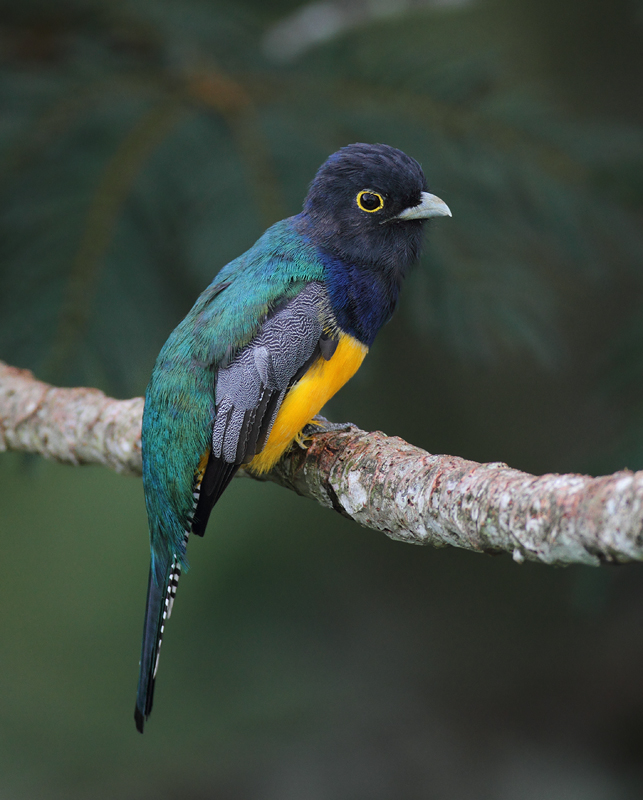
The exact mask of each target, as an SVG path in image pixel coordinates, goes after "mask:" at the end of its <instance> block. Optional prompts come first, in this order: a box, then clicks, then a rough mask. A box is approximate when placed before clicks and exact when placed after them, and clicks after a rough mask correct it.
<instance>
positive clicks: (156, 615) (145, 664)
mask: <svg viewBox="0 0 643 800" xmlns="http://www.w3.org/2000/svg"><path fill="white" fill-rule="evenodd" d="M180 577H181V567H180V565H179V563H178V561H176V560H174V561H172V563H171V564H170V566H169V567H168V569H167V570H166V572H165V578H164V580H163V583H162V584H161V585H157V583H156V580H155V579H154V575H153V574H152V566H150V577H149V579H148V583H147V604H146V606H145V624H144V627H143V648H142V651H141V667H140V673H139V677H138V691H137V693H136V708H135V709H134V720H135V721H136V728H137V730H138V731H139V733H143V727H144V725H145V721H146V720H147V718H148V717H149V715H150V712H151V711H152V701H153V700H154V683H155V680H156V670H157V669H158V665H159V655H160V652H161V642H162V641H163V631H164V630H165V623H166V621H167V620H168V619H169V618H170V614H171V613H172V605H173V603H174V598H175V596H176V587H177V586H178V583H179V578H180Z"/></svg>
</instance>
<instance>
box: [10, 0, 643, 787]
mask: <svg viewBox="0 0 643 800" xmlns="http://www.w3.org/2000/svg"><path fill="white" fill-rule="evenodd" d="M336 6H337V7H338V8H339V7H341V8H342V9H344V10H345V9H349V11H350V9H351V8H353V10H354V14H353V16H352V17H351V19H352V22H351V24H350V25H347V26H346V28H345V30H339V29H338V30H336V31H335V33H334V35H328V36H327V38H326V40H325V41H323V42H315V41H313V39H314V38H315V37H314V36H313V35H312V34H311V37H312V38H311V40H310V42H308V44H306V46H303V45H302V46H300V48H299V49H300V51H301V52H300V53H299V54H298V55H296V56H292V57H290V58H288V57H286V56H287V55H288V52H291V51H288V48H287V47H286V45H285V44H284V42H285V39H284V38H283V37H284V36H286V34H287V32H288V30H292V25H293V24H294V22H297V20H299V21H301V13H302V6H301V4H300V3H299V2H295V1H294V0H271V1H270V2H259V0H244V1H243V2H234V3H232V2H214V0H118V1H111V2H108V0H76V1H75V2H71V1H70V0H59V1H58V2H56V3H51V2H47V0H23V2H20V3H18V2H17V0H4V2H0V102H1V104H2V115H1V116H0V257H1V260H0V264H1V266H0V358H2V359H4V360H6V361H8V362H11V363H14V364H17V365H18V366H25V367H30V368H32V369H34V370H35V371H36V373H37V375H38V377H41V378H45V379H48V380H51V381H53V382H55V383H66V384H69V385H75V384H86V385H95V386H99V387H101V388H103V389H104V390H106V391H108V392H110V393H113V394H118V395H121V396H129V395H132V394H140V393H142V392H143V391H144V388H145V384H146V381H147V378H148V376H149V373H150V370H151V367H152V364H153V361H154V358H155V356H156V353H157V352H158V350H159V348H160V346H161V345H162V343H163V341H164V340H165V338H166V336H167V335H168V333H169V331H170V330H171V329H172V327H173V326H174V325H175V324H176V323H177V322H178V321H179V319H180V318H181V317H182V316H183V315H184V314H185V312H186V311H187V310H188V308H189V307H190V305H191V304H192V302H193V301H194V299H195V298H196V296H197V294H198V293H199V292H200V291H201V289H202V288H203V287H204V286H205V285H206V284H207V283H208V282H209V281H210V280H211V279H212V277H213V275H214V274H215V273H216V271H217V270H218V269H219V268H220V267H221V266H223V265H224V264H225V263H226V262H227V261H229V260H230V259H231V258H233V257H235V256H236V255H238V254H239V253H240V252H242V251H243V250H244V249H246V248H247V247H248V246H250V245H251V244H252V243H253V241H254V240H255V239H256V237H257V236H258V235H259V234H260V233H261V232H262V230H263V229H264V228H265V227H266V226H267V225H268V224H270V223H271V222H273V221H274V220H276V219H279V218H281V217H282V216H284V215H286V214H293V213H297V211H298V210H299V209H300V207H301V202H302V200H303V197H304V194H305V191H306V186H307V184H308V182H309V181H310V179H311V178H312V176H313V175H314V172H315V170H316V169H317V167H318V166H319V164H321V162H322V161H323V160H324V159H325V158H326V157H327V155H328V154H329V153H330V152H332V151H333V150H335V149H337V148H338V147H340V146H342V145H344V144H347V143H349V142H352V141H384V142H387V143H389V144H392V145H395V146H397V147H400V148H402V149H403V150H405V151H407V152H408V153H409V154H411V155H413V156H414V157H416V158H417V159H418V160H420V161H421V163H422V164H423V166H424V169H425V172H426V174H427V176H428V179H429V184H430V188H431V189H432V191H434V192H436V193H437V194H439V195H440V196H442V197H443V198H444V199H445V201H447V202H448V204H449V206H450V207H451V208H452V210H453V213H454V216H453V219H452V220H448V221H442V223H441V224H435V225H434V226H432V227H431V229H430V230H429V232H428V236H427V242H426V246H425V255H424V258H423V261H422V263H421V265H420V266H419V268H418V269H417V270H416V271H415V272H414V274H413V275H412V276H411V277H410V278H409V281H408V284H409V285H408V286H407V287H406V290H405V292H404V294H403V300H402V305H401V308H400V310H399V312H398V314H397V315H396V317H395V318H394V320H393V322H392V323H391V324H390V325H389V326H388V327H387V329H386V330H385V331H383V332H382V334H381V335H380V337H379V339H378V341H377V343H376V345H375V347H374V348H373V352H372V353H371V354H370V356H369V358H368V359H367V361H366V363H365V365H364V367H363V368H362V370H360V373H359V374H358V375H357V376H356V378H355V379H354V380H353V381H352V382H351V384H350V385H349V386H348V387H346V389H345V390H344V391H343V392H342V393H340V395H339V396H338V397H337V398H336V399H335V400H334V401H333V404H332V407H331V409H330V413H331V415H332V417H333V418H335V419H351V420H353V421H355V422H356V423H358V424H359V425H361V426H362V427H365V428H367V429H374V428H382V429H384V430H386V431H387V432H388V433H391V434H398V435H401V436H403V437H404V438H406V439H408V440H410V441H412V442H414V443H415V444H418V445H420V446H424V447H426V448H428V449H429V450H431V451H433V452H451V453H455V454H458V455H463V456H467V457H472V458H476V459H479V460H503V461H507V462H509V463H510V464H511V465H512V466H516V467H520V468H524V469H528V470H531V471H536V472H540V471H554V470H560V471H563V470H564V471H567V470H593V471H603V470H605V471H607V470H612V469H616V468H620V467H622V466H630V467H632V468H635V467H640V466H641V465H643V425H642V424H641V419H642V418H643V415H642V414H641V411H642V410H643V409H642V406H643V396H642V393H641V372H643V314H642V313H641V310H642V309H641V307H642V306H643V277H642V273H641V264H642V263H643V230H642V228H641V213H642V210H643V208H642V201H643V107H642V106H641V103H640V86H641V84H642V82H643V60H642V59H641V58H640V53H641V52H643V48H642V44H643V42H642V39H643V17H641V12H640V4H639V5H637V4H636V3H631V2H629V0H617V1H616V2H608V0H569V1H568V2H566V3H560V2H554V0H541V1H540V2H536V0H487V2H484V0H479V2H468V3H467V2H460V3H452V4H449V3H442V4H438V3H435V4H431V3H430V2H424V3H422V2H419V1H418V2H411V3H407V4H402V3H395V2H393V0H391V2H390V3H386V2H366V0H363V1H362V2H360V1H359V0H354V1H353V2H352V3H351V2H345V3H338V4H336ZM434 6H435V7H434ZM316 8H317V11H319V9H320V8H321V11H322V12H323V13H326V14H328V13H330V12H332V10H333V8H334V6H333V3H326V4H325V5H324V4H318V6H317V7H316ZM324 9H325V10H324ZM314 10H315V8H313V11H314ZM308 11H310V9H308ZM384 12H386V13H384ZM346 13H348V12H346ZM351 13H352V12H351ZM293 21H294V22H293ZM289 25H290V28H289V27H288V26H289ZM316 33H317V32H316V31H315V30H314V29H313V34H315V35H316ZM280 36H281V39H280ZM318 38H319V37H318ZM275 42H276V44H275ZM280 42H281V45H280V44H279V43H280ZM298 44H299V45H301V42H299V43H298ZM280 46H281V47H283V53H281V56H283V57H281V56H280V51H279V47H280ZM275 48H276V49H275ZM21 465H22V466H21ZM0 501H1V504H2V511H1V515H0V528H1V530H2V533H3V535H4V538H5V542H6V544H5V553H6V559H5V560H6V561H7V564H8V565H10V568H9V569H8V570H6V571H5V573H6V574H5V577H4V579H3V581H2V583H1V584H0V606H1V607H2V608H3V609H4V612H5V613H4V614H3V615H2V618H3V622H2V626H1V633H2V642H3V645H2V647H1V650H2V658H1V659H0V674H1V675H2V681H1V683H2V685H3V686H4V687H5V688H4V689H3V691H2V692H0V720H1V721H0V741H2V747H1V748H0V797H5V796H6V797H12V798H14V797H15V798H21V797H25V798H27V797H28V798H33V797H38V796H43V797H47V798H49V797H52V798H53V797H59V796H60V797H65V798H70V797H83V798H85V797H105V798H107V797H114V796H119V797H125V798H129V797H132V798H134V797H137V798H139V797H147V796H148V795H149V796H154V797H157V798H158V797H163V798H173V797H181V798H205V797H217V798H223V799H224V800H225V799H226V798H244V800H246V799H247V798H255V797H256V798H261V800H266V799H267V800H270V799H271V798H278V799H279V800H288V798H291V797H292V798H297V800H303V799H304V798H305V799H306V800H308V798H310V799H311V800H316V799H317V798H331V797H332V798H337V799H338V800H344V798H345V799H346V800H356V799H357V798H368V800H377V798H380V797H381V798H391V797H396V798H398V797H399V798H401V800H407V798H408V800H413V799H414V798H434V797H435V798H438V800H442V798H444V799H445V800H452V799H453V800H468V799H469V798H471V800H478V799H480V800H486V799H487V798H489V800H532V798H533V799H534V800H535V798H541V797H548V798H552V800H569V798H577V797H578V798H583V800H620V798H628V799H629V798H632V800H634V798H638V797H640V796H641V792H642V791H643V771H642V770H641V760H640V752H641V747H642V746H643V689H642V684H641V681H640V674H641V669H642V668H643V631H642V630H641V619H643V584H642V582H641V579H640V575H639V571H638V570H637V569H636V567H632V568H624V569H619V570H614V571H609V570H600V571H599V570H597V571H591V570H585V569H574V570H566V571H552V570H546V569H543V568H538V567H535V566H533V565H524V566H523V567H521V568H518V567H517V566H516V565H514V564H513V563H511V562H510V561H509V560H508V559H491V558H480V557H475V556H472V555H470V554H466V553H458V552H446V551H445V552H437V553H436V552H432V551H428V550H423V549H418V548H409V547H406V546H404V545H399V544H394V543H391V542H388V541H386V540H380V539H378V538H377V537H375V536H374V535H372V534H369V533H368V532H364V531H360V530H359V529H357V528H356V526H351V525H349V524H348V523H346V521H344V520H341V519H334V518H333V517H332V515H330V514H329V512H327V511H325V510H324V509H321V508H316V507H314V506H313V504H312V503H306V502H304V501H301V500H300V499H298V498H295V497H290V496H287V493H285V492H283V491H280V490H278V489H277V488H276V487H270V486H258V485H255V484H253V483H251V482H249V481H248V482H245V481H236V482H234V485H233V486H232V487H231V488H230V490H229V491H228V492H227V493H226V495H225V497H224V499H223V500H222V502H221V503H220V505H219V506H218V507H217V511H216V513H215V515H214V517H213V523H212V524H211V529H210V531H209V534H208V537H207V538H206V541H205V542H204V543H203V544H201V543H199V542H197V543H194V544H193V547H194V548H195V550H194V553H193V554H192V556H191V560H192V563H193V564H194V568H193V569H192V571H191V572H190V574H189V576H188V578H186V579H185V580H184V581H182V584H181V589H180V599H179V602H178V603H177V606H176V611H175V613H174V615H173V622H172V625H171V630H169V631H168V635H167V641H166V645H165V647H164V654H163V660H162V669H161V674H160V678H159V687H158V692H157V705H156V708H155V711H154V715H153V717H152V718H151V720H150V724H149V726H148V728H147V729H146V733H145V736H144V737H143V738H141V737H138V736H137V735H136V733H135V731H134V726H133V721H132V719H131V716H132V710H133V701H134V691H135V684H136V670H137V658H138V652H139V636H140V626H141V624H142V616H143V602H144V589H145V579H146V575H147V558H148V556H147V542H146V537H145V529H146V524H145V519H144V510H143V503H142V494H141V489H140V484H139V482H137V481H131V480H127V479H123V478H119V477H117V476H114V475H110V474H108V473H107V472H105V471H101V470H90V469H87V470H77V471H76V470H70V469H68V468H63V467H56V466H54V465H47V464H38V463H30V464H29V465H28V466H27V467H26V468H25V465H24V463H23V462H22V461H21V460H20V459H19V458H16V457H8V456H4V457H3V458H2V461H1V462H0Z"/></svg>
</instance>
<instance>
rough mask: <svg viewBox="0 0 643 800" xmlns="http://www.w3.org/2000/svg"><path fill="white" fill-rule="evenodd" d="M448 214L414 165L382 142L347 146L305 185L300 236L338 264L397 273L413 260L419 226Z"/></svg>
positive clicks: (323, 165) (403, 155) (415, 256)
mask: <svg viewBox="0 0 643 800" xmlns="http://www.w3.org/2000/svg"><path fill="white" fill-rule="evenodd" d="M440 216H451V212H450V210H449V208H448V206H447V205H446V203H444V202H443V201H442V200H440V198H439V197H436V196H435V195H432V194H429V192H428V191H427V182H426V178H425V177H424V173H423V172H422V167H421V166H420V165H419V164H418V162H417V161H416V160H415V159H414V158H411V157H410V156H407V155H406V153H403V152H402V151H401V150H397V149H396V148H394V147H389V146H388V145H385V144H361V143H357V144H351V145H348V146H347V147H342V149H341V150H338V151H337V152H336V153H334V154H333V155H332V156H330V157H329V158H328V159H327V160H326V161H325V162H324V163H323V164H322V166H321V167H320V168H319V170H318V172H317V175H315V178H314V180H313V182H312V183H311V185H310V189H309V191H308V195H307V197H306V200H305V202H304V210H303V212H302V214H301V215H300V219H301V225H302V228H303V230H304V232H305V233H306V234H307V235H308V236H309V237H310V238H311V239H313V241H315V243H316V244H319V245H320V246H322V247H323V248H324V249H326V250H328V251H330V252H331V253H332V254H333V255H335V256H338V257H339V258H341V259H342V260H345V261H348V262H350V263H353V264H355V265H357V266H363V267H366V268H379V269H392V270H394V271H395V272H398V273H401V274H403V273H404V272H405V271H406V269H407V267H408V266H409V265H410V264H411V263H412V262H413V261H415V260H416V259H417V257H418V255H419V251H420V246H421V241H422V225H423V223H424V222H425V221H426V220H427V219H429V218H430V217H440Z"/></svg>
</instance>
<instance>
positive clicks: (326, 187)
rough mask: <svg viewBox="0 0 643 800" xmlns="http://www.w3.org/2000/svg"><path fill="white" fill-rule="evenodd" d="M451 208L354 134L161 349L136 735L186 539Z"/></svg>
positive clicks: (277, 433) (311, 390)
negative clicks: (428, 226) (431, 222)
mask: <svg viewBox="0 0 643 800" xmlns="http://www.w3.org/2000/svg"><path fill="white" fill-rule="evenodd" d="M439 216H451V212H450V211H449V208H448V206H447V205H446V204H445V203H444V202H443V201H442V200H440V199H439V198H438V197H436V196H435V195H433V194H429V192H428V191H427V182H426V179H425V177H424V173H423V172H422V168H421V167H420V165H419V164H418V162H417V161H415V159H413V158H410V157H409V156H407V155H406V154H405V153H403V152H402V151H400V150H397V149H396V148H394V147H389V146H388V145H383V144H352V145H348V146H347V147H343V148H342V149H341V150H339V151H338V152H336V153H334V154H333V155H331V156H330V157H329V158H328V160H327V161H326V162H325V163H324V164H322V166H321V167H320V169H319V170H318V172H317V174H316V176H315V178H314V179H313V181H312V183H311V185H310V188H309V191H308V194H307V196H306V200H305V202H304V206H303V210H302V211H301V213H299V214H297V215H296V216H294V217H289V218H288V219H284V220H282V221H281V222H277V223H276V224H275V225H273V226H272V227H270V228H269V229H268V230H267V231H266V232H265V233H264V234H263V236H261V238H260V239H259V240H258V241H257V242H256V243H255V244H254V245H253V246H252V247H251V248H250V249H249V250H248V251H247V252H246V253H244V254H243V255H241V256H239V257H238V258H236V259H235V260H234V261H231V262H230V263H229V264H227V265H226V266H225V267H223V269H222V270H221V271H220V272H219V274H218V275H217V276H216V277H215V279H214V280H213V282H212V283H211V284H210V285H209V286H208V288H207V289H206V290H205V291H204V292H203V293H202V294H201V296H200V297H199V298H198V299H197V301H196V303H195V304H194V307H193V308H192V309H191V311H190V312H189V313H188V315H187V316H186V317H185V319H184V320H183V321H182V322H181V323H180V324H179V325H178V327H177V328H176V329H175V330H174V331H173V332H172V334H171V335H170V337H169V339H168V340H167V342H166V343H165V345H164V346H163V348H162V350H161V352H160V354H159V356H158V359H157V361H156V364H155V366H154V370H153V372H152V378H151V380H150V384H149V386H148V388H147V393H146V396H145V410H144V414H143V437H142V447H143V486H144V492H145V504H146V508H147V515H148V520H149V531H150V543H151V551H152V558H151V566H150V574H149V582H148V590H147V606H146V609H145V624H144V632H143V647H142V654H141V662H140V677H139V683H138V694H137V699H136V710H135V720H136V727H137V728H138V730H139V731H141V733H142V732H143V726H144V723H145V721H146V720H147V718H148V716H149V714H150V711H151V709H152V699H153V694H154V683H155V679H156V671H157V667H158V659H159V650H160V647H161V640H162V637H163V631H164V628H165V624H166V622H167V620H168V618H169V616H170V612H171V610H172V604H173V602H174V597H175V594H176V587H177V583H178V580H179V576H180V574H181V570H182V569H185V567H186V566H187V561H186V546H187V542H188V538H189V536H190V534H196V535H197V536H203V534H204V532H205V528H206V525H207V522H208V517H209V516H210V512H211V511H212V507H213V506H214V504H215V503H216V502H217V500H218V499H219V497H220V496H221V494H222V492H223V491H224V490H225V488H226V486H227V485H228V484H229V483H230V480H231V479H232V477H233V476H234V474H235V472H236V471H237V470H238V469H239V467H240V466H242V465H243V467H244V469H246V470H249V471H250V472H252V473H255V474H262V473H265V472H267V471H268V470H269V469H270V468H271V467H272V466H273V465H274V464H275V463H276V462H277V461H278V459H279V458H280V457H281V456H282V454H283V453H284V452H285V451H286V450H287V448H288V447H289V446H290V444H291V443H292V442H293V440H294V439H295V438H296V437H297V435H298V434H299V433H300V431H301V430H302V428H303V427H304V426H305V425H306V424H307V423H308V422H309V421H310V420H311V419H312V418H313V417H314V416H315V415H316V414H317V413H318V412H319V411H320V410H321V408H322V407H323V406H324V404H325V403H326V402H327V400H329V399H330V398H331V397H332V396H333V395H334V394H335V392H337V390H338V389H339V388H340V387H341V386H343V385H344V384H345V383H346V381H347V380H348V379H349V378H350V377H351V376H352V375H354V374H355V372H356V371H357V370H358V369H359V367H360V365H361V363H362V361H363V359H364V356H365V355H366V353H367V352H368V350H369V348H370V346H371V345H372V344H373V340H374V339H375V336H376V334H377V332H378V331H379V329H380V328H381V327H382V325H384V323H385V322H386V321H387V320H388V319H389V318H390V316H391V314H392V313H393V310H394V309H395V306H396V304H397V300H398V295H399V292H400V288H401V285H402V282H403V280H404V277H405V276H406V274H407V272H408V270H409V268H410V267H411V265H412V264H413V263H414V262H415V261H416V260H417V258H418V255H419V252H420V247H421V242H422V228H423V224H424V222H425V221H426V220H427V219H429V218H430V217H439Z"/></svg>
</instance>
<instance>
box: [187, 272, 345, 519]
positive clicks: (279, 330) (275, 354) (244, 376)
mask: <svg viewBox="0 0 643 800" xmlns="http://www.w3.org/2000/svg"><path fill="white" fill-rule="evenodd" d="M326 309H327V298H326V292H325V289H324V287H323V285H322V284H321V283H319V282H313V283H310V284H308V285H307V286H306V287H305V288H304V289H303V290H302V291H301V292H300V293H299V294H298V295H297V296H296V297H294V298H292V299H290V300H289V301H288V302H287V303H286V304H285V305H283V306H282V307H280V308H278V310H276V311H274V312H273V313H272V314H271V315H270V316H269V317H268V318H267V319H266V321H265V322H264V324H263V326H262V327H261V330H260V331H259V333H258V334H257V336H256V337H255V338H254V339H253V340H252V341H251V342H250V343H249V344H248V345H246V347H244V348H243V349H242V350H241V351H240V352H239V353H237V354H236V356H235V358H234V359H233V360H232V361H231V362H230V363H229V364H227V365H226V366H225V367H222V368H220V369H219V370H218V372H217V376H216V384H215V399H216V417H215V421H214V426H213V429H212V449H211V453H210V457H209V460H208V464H207V467H206V469H205V473H204V475H203V479H202V481H201V485H200V487H199V491H198V500H197V507H196V511H195V514H194V520H193V524H192V531H193V532H194V533H196V534H198V535H203V532H204V530H205V525H206V523H207V519H208V517H209V515H210V511H211V510H212V507H213V506H214V504H215V503H216V501H217V500H218V499H219V497H220V496H221V494H222V493H223V491H224V489H225V488H226V486H227V485H228V483H229V482H230V480H231V479H232V477H233V476H234V474H235V472H236V471H237V469H238V467H239V466H240V465H241V464H245V463H248V462H249V461H250V460H251V459H252V458H253V456H254V455H255V454H256V453H259V452H261V450H262V448H263V446H264V444H265V443H266V440H267V439H268V437H269V435H270V431H271V428H272V426H273V423H274V421H275V418H276V416H277V414H278V412H279V408H280V407H281V404H282V402H283V399H284V397H285V395H286V392H287V391H288V389H289V387H291V386H292V385H293V384H294V383H296V382H297V381H298V380H299V379H300V378H301V377H302V376H303V375H304V373H305V372H306V371H307V370H308V368H309V367H310V365H311V364H312V363H314V362H315V361H316V360H317V359H318V358H325V359H326V360H328V359H330V358H331V356H332V355H333V352H334V349H335V347H336V344H337V342H336V340H335V339H334V338H333V336H332V335H330V334H329V333H328V331H327V330H325V325H324V322H325V319H327V317H328V312H327V310H326Z"/></svg>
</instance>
